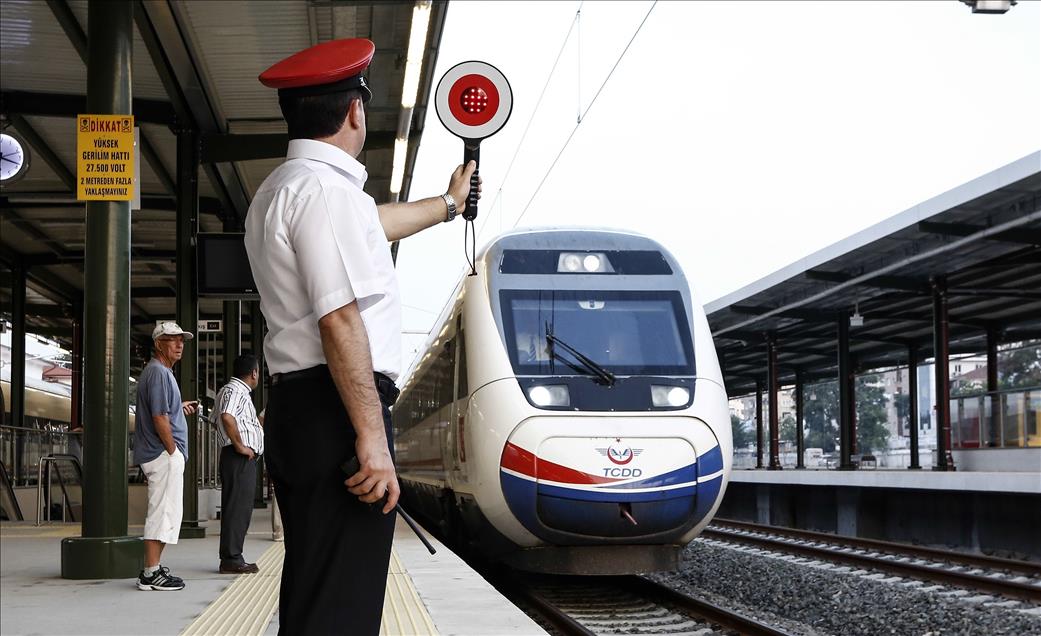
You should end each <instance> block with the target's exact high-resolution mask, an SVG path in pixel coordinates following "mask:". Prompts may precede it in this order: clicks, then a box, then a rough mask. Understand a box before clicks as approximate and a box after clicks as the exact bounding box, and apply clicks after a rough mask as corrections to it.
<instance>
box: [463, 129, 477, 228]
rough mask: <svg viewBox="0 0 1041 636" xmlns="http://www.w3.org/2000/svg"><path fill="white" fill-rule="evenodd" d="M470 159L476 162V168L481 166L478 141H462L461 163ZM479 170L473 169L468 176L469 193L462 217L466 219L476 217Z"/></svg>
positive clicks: (471, 219) (465, 162) (467, 162)
mask: <svg viewBox="0 0 1041 636" xmlns="http://www.w3.org/2000/svg"><path fill="white" fill-rule="evenodd" d="M471 161H473V162H475V163H476V164H477V168H478V169H479V168H480V167H481V143H480V142H464V143H463V165H464V166H466V165H467V164H469V163H470V162H471ZM478 172H479V170H474V173H473V176H471V177H470V194H468V195H467V196H466V210H464V211H463V218H464V219H466V220H467V221H473V220H474V219H476V218H477V183H478V180H479V176H478Z"/></svg>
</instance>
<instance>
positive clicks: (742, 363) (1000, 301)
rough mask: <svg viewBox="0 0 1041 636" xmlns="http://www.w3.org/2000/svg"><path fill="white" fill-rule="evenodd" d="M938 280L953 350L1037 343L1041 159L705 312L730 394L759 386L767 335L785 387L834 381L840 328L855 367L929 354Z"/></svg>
mask: <svg viewBox="0 0 1041 636" xmlns="http://www.w3.org/2000/svg"><path fill="white" fill-rule="evenodd" d="M939 280H945V281H946V289H947V293H948V307H949V317H950V318H949V324H950V352H951V353H952V354H956V353H980V352H983V351H986V338H987V334H988V332H990V333H991V334H992V337H996V338H998V339H1000V341H1001V342H1016V341H1022V340H1028V339H1038V338H1041V152H1035V153H1033V154H1031V155H1028V156H1026V157H1023V158H1022V159H1020V160H1018V161H1016V162H1014V163H1011V164H1009V165H1007V166H1004V167H1002V168H999V169H997V170H995V171H993V172H991V173H989V174H986V175H983V176H981V177H979V178H977V179H974V180H972V181H970V182H968V183H966V184H964V185H961V186H959V187H957V188H954V189H953V190H950V191H949V192H945V193H943V194H941V195H939V196H936V197H933V198H932V199H929V200H928V201H925V202H924V203H921V204H919V205H916V206H914V207H913V208H911V209H909V210H905V211H904V212H901V213H900V214H897V215H896V216H893V217H891V218H889V219H887V220H885V221H883V222H881V223H879V224H877V225H875V226H873V227H870V228H868V229H866V230H864V231H862V232H859V233H857V234H854V235H853V236H850V237H848V238H846V239H844V240H842V241H840V242H838V243H836V244H834V245H831V246H830V247H827V248H825V249H822V250H820V251H819V252H816V253H814V254H811V255H809V256H807V257H805V258H802V259H800V260H798V261H796V262H794V263H792V264H791V265H789V266H788V267H785V268H784V269H782V270H780V271H778V272H775V273H774V274H771V275H770V276H767V277H766V278H763V279H762V280H759V281H756V282H754V283H752V284H751V285H748V286H747V287H744V288H743V289H739V290H738V291H736V292H734V293H732V294H729V295H727V296H725V297H723V298H720V299H719V300H716V301H714V302H712V303H710V304H709V305H707V306H706V307H705V311H706V313H707V314H708V321H709V325H710V326H711V329H712V333H713V337H714V338H715V342H716V349H717V351H718V352H719V354H720V359H721V360H720V361H721V363H722V365H723V368H724V376H725V380H726V387H727V392H728V394H730V395H732V396H736V395H743V394H747V393H749V392H751V391H754V390H755V384H756V381H757V380H759V381H763V382H765V379H766V373H767V348H766V342H767V337H768V334H771V333H772V334H774V336H775V337H776V338H777V343H778V345H777V346H778V361H779V368H780V380H781V382H782V384H791V383H794V381H795V376H796V373H797V372H798V373H799V374H801V375H802V377H803V379H804V381H806V382H814V381H819V380H826V379H833V378H835V377H836V374H837V367H838V335H837V325H838V321H840V320H842V321H846V320H849V316H850V315H851V314H853V313H854V311H856V310H859V314H860V315H861V316H862V317H863V320H864V322H863V325H862V326H859V327H856V326H853V327H851V328H850V334H851V339H852V340H851V347H850V350H851V353H852V356H853V360H854V364H855V366H856V368H857V369H858V370H859V371H867V370H870V369H878V368H884V367H888V366H896V365H903V364H906V363H907V359H908V353H909V350H910V348H911V347H915V348H917V350H918V356H919V359H920V360H924V359H926V358H929V357H931V356H933V283H934V282H935V281H939Z"/></svg>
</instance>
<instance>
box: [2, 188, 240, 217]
mask: <svg viewBox="0 0 1041 636" xmlns="http://www.w3.org/2000/svg"><path fill="white" fill-rule="evenodd" d="M69 196H70V195H69V193H67V192H57V193H48V192H11V193H9V194H7V195H6V196H0V210H45V209H60V208H71V209H80V210H82V209H83V206H84V202H83V201H77V200H75V199H71V198H69ZM141 209H142V210H161V211H170V212H174V211H176V210H177V202H176V201H175V200H174V198H173V197H172V196H166V195H145V196H142V197H141ZM221 210H222V208H221V203H220V201H219V200H217V199H216V198H214V197H199V213H200V214H212V215H215V216H220V213H221Z"/></svg>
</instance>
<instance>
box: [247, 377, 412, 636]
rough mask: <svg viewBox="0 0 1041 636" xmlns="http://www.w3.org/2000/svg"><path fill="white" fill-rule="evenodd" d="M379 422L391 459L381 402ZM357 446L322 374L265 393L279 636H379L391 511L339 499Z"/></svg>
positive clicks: (348, 498)
mask: <svg viewBox="0 0 1041 636" xmlns="http://www.w3.org/2000/svg"><path fill="white" fill-rule="evenodd" d="M383 399H384V398H383V397H382V396H381V400H383ZM383 422H384V426H385V427H386V430H387V441H388V443H389V444H390V448H391V452H392V453H393V441H392V438H391V430H390V411H389V410H388V408H387V405H386V401H384V406H383ZM355 440H356V436H355V433H354V428H353V427H352V426H351V422H350V419H349V418H348V417H347V411H346V409H345V408H344V406H343V402H342V401H341V400H340V396H339V394H338V393H337V391H336V386H335V384H333V381H332V378H331V377H329V376H328V375H325V376H322V377H321V378H319V379H308V380H291V381H287V382H280V383H278V384H276V385H274V386H272V387H271V390H270V393H269V394H268V403H267V416H266V418H265V422H264V448H265V452H266V454H265V457H266V458H267V459H266V463H267V467H268V470H269V474H270V476H271V480H272V482H273V483H274V485H275V496H276V497H277V498H278V505H279V508H280V509H281V511H282V524H283V526H284V528H285V549H286V556H285V562H284V564H283V566H282V586H281V591H280V594H281V596H280V598H279V605H278V611H279V618H278V620H279V627H278V633H279V635H280V636H289V635H293V636H295V635H297V634H301V635H302V634H306V635H308V636H310V635H312V634H351V635H355V634H356V635H359V636H364V635H367V634H371V635H373V636H375V635H376V634H379V630H380V621H381V616H382V614H383V594H384V590H385V588H386V584H387V567H388V566H389V564H390V547H391V541H392V540H393V536H394V521H395V513H394V512H391V513H390V514H387V515H384V514H383V512H382V510H381V508H379V507H375V506H370V505H368V504H364V503H362V502H360V501H358V498H357V497H356V496H355V495H352V494H351V493H349V492H347V487H346V486H344V483H343V482H344V480H345V479H346V478H347V476H346V475H344V474H343V471H342V470H341V469H340V465H341V464H342V463H343V462H345V461H346V460H348V459H350V458H351V457H353V456H354V455H355V449H354V443H355Z"/></svg>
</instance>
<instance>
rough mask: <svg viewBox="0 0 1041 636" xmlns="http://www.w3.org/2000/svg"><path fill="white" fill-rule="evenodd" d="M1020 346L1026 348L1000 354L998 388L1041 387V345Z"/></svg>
mask: <svg viewBox="0 0 1041 636" xmlns="http://www.w3.org/2000/svg"><path fill="white" fill-rule="evenodd" d="M1019 344H1020V345H1024V346H1018V345H1017V346H1015V347H1014V348H1012V349H1010V350H1008V351H1001V352H999V353H998V369H999V370H1000V371H1001V373H1000V377H999V378H998V386H999V387H1000V388H1002V389H1025V388H1028V387H1035V386H1041V343H1038V342H1037V341H1034V342H1033V343H1019ZM1031 345H1032V346H1031Z"/></svg>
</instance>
